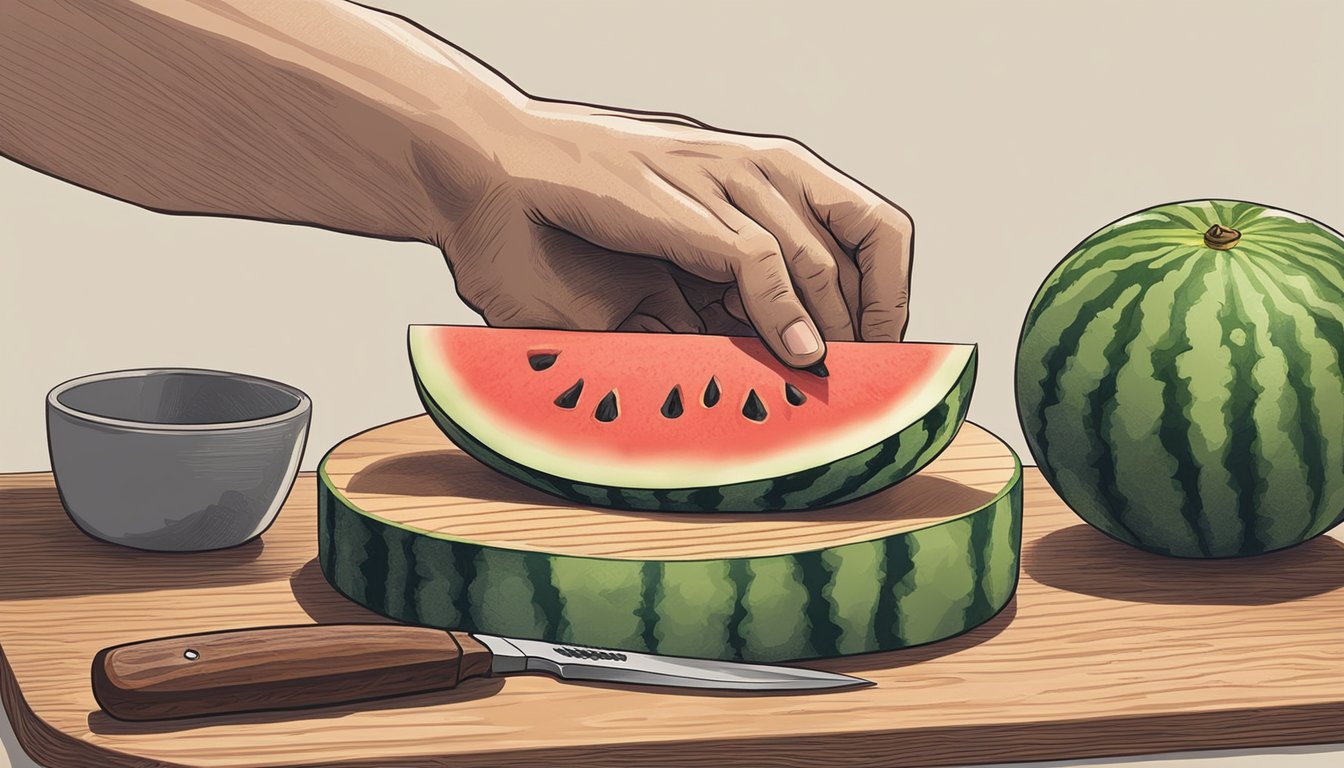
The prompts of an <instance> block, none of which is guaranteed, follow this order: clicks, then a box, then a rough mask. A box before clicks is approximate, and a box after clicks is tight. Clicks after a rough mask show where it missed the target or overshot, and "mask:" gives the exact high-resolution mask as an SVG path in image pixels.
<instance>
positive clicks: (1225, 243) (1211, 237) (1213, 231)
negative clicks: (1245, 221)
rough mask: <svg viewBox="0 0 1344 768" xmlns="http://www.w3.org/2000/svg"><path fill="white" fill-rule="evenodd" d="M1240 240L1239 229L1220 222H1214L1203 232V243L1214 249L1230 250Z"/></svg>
mask: <svg viewBox="0 0 1344 768" xmlns="http://www.w3.org/2000/svg"><path fill="white" fill-rule="evenodd" d="M1240 241H1241V232H1240V231H1238V230H1235V229H1233V228H1231V227H1224V226H1223V225H1221V224H1214V225H1213V226H1212V227H1209V231H1208V232H1205V233H1204V244H1205V245H1207V246H1209V247H1210V248H1212V249H1214V250H1216V251H1230V250H1232V248H1233V246H1235V245H1236V244H1237V243H1238V242H1240Z"/></svg>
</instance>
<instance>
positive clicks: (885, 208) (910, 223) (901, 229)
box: [878, 203, 915, 238]
mask: <svg viewBox="0 0 1344 768" xmlns="http://www.w3.org/2000/svg"><path fill="white" fill-rule="evenodd" d="M878 208H879V211H880V214H878V215H881V217H882V218H883V219H885V220H886V222H887V226H888V227H890V228H891V229H892V231H894V232H895V233H896V234H898V235H901V236H904V237H907V238H908V237H909V236H910V235H912V234H914V231H915V220H914V219H912V218H910V214H908V213H906V212H905V211H903V210H901V209H900V208H897V207H896V206H894V205H888V204H886V203H881V204H880V205H879V206H878Z"/></svg>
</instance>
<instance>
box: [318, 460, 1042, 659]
mask: <svg viewBox="0 0 1344 768" xmlns="http://www.w3.org/2000/svg"><path fill="white" fill-rule="evenodd" d="M1021 539H1022V482H1021V469H1020V466H1019V467H1018V468H1017V469H1016V470H1015V471H1014V473H1013V476H1012V479H1011V480H1010V481H1009V482H1008V483H1007V484H1006V485H1005V486H1004V487H1003V489H1002V490H1001V491H999V493H998V494H997V495H995V496H994V497H993V498H991V499H989V500H988V501H986V503H985V504H984V505H983V506H981V507H979V508H978V509H975V510H974V511H971V512H969V513H967V514H965V515H963V516H961V517H957V518H954V519H952V520H949V521H946V522H942V523H939V524H936V525H931V526H928V527H925V528H920V529H916V530H912V531H907V532H904V533H900V534H895V535H892V536H890V537H888V538H883V539H879V540H876V541H867V542H860V543H854V544H846V545H842V546H837V547H832V548H828V549H821V550H815V551H809V552H801V553H797V554H787V555H773V556H765V557H747V558H736V559H714V560H688V561H641V560H616V559H606V558H592V557H574V556H562V555H547V554H542V553H538V552H522V551H517V550H509V549H500V548H493V547H489V546H486V545H483V544H480V543H475V542H471V541H463V540H459V539H454V538H451V537H449V536H445V535H442V534H432V533H428V532H425V531H418V530H414V529H412V528H409V527H405V526H401V525H398V524H396V523H393V522H390V521H388V520H384V519H382V518H379V517H377V516H375V515H372V514H368V513H366V512H363V511H361V510H359V509H358V508H356V507H355V506H354V505H353V504H352V503H351V502H350V501H349V500H348V499H346V498H345V497H344V496H343V495H342V494H341V493H340V492H339V491H338V490H336V489H335V488H333V486H332V485H331V481H330V480H329V478H328V477H327V473H326V469H325V461H324V462H323V466H322V468H321V469H320V470H319V474H318V550H319V562H320V563H321V566H322V572H323V573H324V574H325V575H326V577H327V580H328V581H330V582H331V584H332V585H333V586H334V587H335V588H336V589H337V590H339V591H340V592H341V593H342V594H344V595H346V596H347V597H349V598H350V599H351V600H354V601H355V602H357V603H359V604H360V605H363V606H365V607H367V608H370V609H372V610H374V611H377V612H378V613H381V614H384V615H386V616H390V617H392V618H394V619H398V620H401V621H405V622H409V623H412V624H421V625H425V626H433V627H441V628H444V629H449V628H452V629H461V630H466V631H470V632H486V633H490V634H499V635H505V636H509V637H521V638H531V639H540V640H548V641H552V642H565V643H577V644H583V645H597V646H603V647H608V648H618V649H622V650H630V651H649V652H654V653H662V654H670V655H677V656H693V657H700V658H717V659H743V660H749V661H782V660H787V659H806V658H817V657H831V656H844V655H849V654H855V653H867V652H870V651H883V650H892V649H896V648H904V647H907V646H912V645H920V644H922V643H928V642H933V641H935V640H941V639H943V638H947V637H950V636H952V635H956V634H959V633H962V632H965V631H967V630H969V629H971V628H972V627H975V626H976V625H978V624H980V623H982V622H984V621H985V620H987V619H989V618H991V617H992V616H993V615H994V614H996V613H997V612H998V611H999V610H1000V609H1002V608H1003V606H1004V605H1006V604H1007V602H1008V600H1009V598H1011V597H1012V594H1013V591H1014V589H1015V588H1016V586H1017V574H1018V557H1019V553H1020V551H1021Z"/></svg>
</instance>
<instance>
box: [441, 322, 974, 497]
mask: <svg viewBox="0 0 1344 768" xmlns="http://www.w3.org/2000/svg"><path fill="white" fill-rule="evenodd" d="M976 355H977V353H976V350H974V349H973V350H972V351H971V355H970V357H969V358H968V360H967V362H966V368H965V369H964V370H963V371H962V372H961V376H960V377H958V379H957V382H956V383H955V384H954V385H953V386H952V388H951V389H950V390H949V391H948V392H947V394H946V395H944V396H943V398H942V400H940V401H939V403H938V405H937V406H935V407H934V408H933V409H932V410H930V411H929V412H928V413H927V414H925V415H924V417H923V418H921V419H920V420H919V421H916V422H915V423H914V424H911V425H910V426H909V427H907V428H905V429H903V430H901V431H900V432H897V433H896V434H895V435H892V436H891V437H889V438H887V439H886V440H883V441H882V442H880V443H878V444H877V445H873V446H869V447H868V448H865V449H864V450H861V451H858V452H857V453H854V454H852V455H850V456H847V457H845V458H843V459H840V460H838V461H834V462H831V463H829V464H823V465H821V466H818V467H814V468H812V469H809V470H805V471H803V472H796V473H793V474H791V475H787V476H784V477H777V478H768V479H764V480H755V481H751V482H746V483H734V484H731V485H722V486H708V487H689V488H672V489H659V490H650V489H641V488H620V487H615V486H605V485H593V484H588V483H579V482H575V481H572V480H567V479H565V478H562V477H557V476H555V475H551V474H547V473H544V472H539V471H537V470H534V469H532V468H530V467H526V466H523V465H521V464H519V463H517V462H514V461H510V460H509V459H508V458H505V457H504V456H501V455H500V454H499V453H497V452H495V451H494V450H492V449H491V448H490V447H489V446H487V445H485V444H484V443H482V442H480V441H479V440H477V439H476V438H474V437H472V436H471V434H470V433H468V432H467V431H466V430H464V429H462V428H461V427H460V426H458V424H457V423H456V422H454V421H453V419H452V417H451V416H449V415H448V414H447V413H445V412H444V411H443V410H442V409H441V408H439V407H438V405H437V404H435V402H434V398H433V397H431V396H430V395H429V393H428V392H427V391H426V390H425V387H424V384H423V383H422V382H421V380H420V376H419V374H418V373H417V374H416V378H415V386H416V391H417V392H418V393H419V394H420V400H421V401H422V402H423V403H424V404H425V410H426V411H427V412H428V413H429V415H430V417H431V418H433V419H434V422H435V423H436V424H438V425H439V428H440V429H442V430H443V431H444V433H445V434H447V435H448V437H449V438H450V439H451V440H452V441H453V442H454V443H456V444H457V445H458V446H459V447H460V448H462V450H464V451H466V452H467V453H469V454H471V455H472V456H474V457H476V458H477V459H478V460H480V461H481V462H483V463H485V464H486V465H488V466H490V467H493V468H494V469H496V470H498V471H500V472H503V473H504V474H506V475H508V476H509V477H512V478H513V479H515V480H518V481H520V482H523V483H526V484H527V485H530V486H532V487H533V488H537V489H540V490H542V491H545V492H547V493H550V494H554V495H556V496H561V497H563V498H566V499H570V500H572V501H576V502H578V503H580V504H588V505H592V506H599V507H610V508H615V509H637V510H646V511H661V512H762V511H777V510H800V509H817V508H820V507H827V506H831V505H835V504H841V503H844V502H847V501H853V500H854V499H859V498H862V497H864V496H868V495H870V494H873V493H876V492H878V491H880V490H882V489H884V488H888V487H890V486H892V485H894V484H896V483H898V482H900V481H901V480H904V479H905V478H907V477H910V476H911V475H913V474H915V473H916V472H918V471H919V470H920V469H922V468H924V467H925V466H927V465H928V464H929V462H931V461H933V460H934V459H935V458H937V456H938V454H940V453H942V452H943V449H945V448H947V446H948V444H950V443H951V442H952V438H953V437H955V436H956V434H957V430H958V429H960V428H961V424H962V422H963V421H965V419H966V411H967V409H968V408H969V407H970V404H971V392H972V390H973V389H974V387H975V372H976V359H977V358H976Z"/></svg>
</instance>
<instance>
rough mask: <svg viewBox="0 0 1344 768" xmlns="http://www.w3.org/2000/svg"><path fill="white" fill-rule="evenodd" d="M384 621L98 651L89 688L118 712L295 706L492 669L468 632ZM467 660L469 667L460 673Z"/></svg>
mask: <svg viewBox="0 0 1344 768" xmlns="http://www.w3.org/2000/svg"><path fill="white" fill-rule="evenodd" d="M462 636H463V637H465V638H467V639H468V640H470V642H471V645H470V647H469V649H468V650H467V653H468V654H469V655H470V656H471V658H470V659H466V658H464V653H463V651H464V649H463V647H462V646H461V645H460V644H459V642H458V639H457V637H456V633H450V632H444V631H442V630H436V629H427V628H424V627H403V626H392V625H387V624H304V625H298V626H289V627H266V628H257V629H248V630H239V631H226V632H210V633H207V634H197V635H182V636H179V637H173V638H163V639H154V640H149V641H144V642H136V643H130V644H127V645H119V646H116V647H114V648H107V649H104V650H102V651H99V652H98V654H97V655H96V656H95V657H94V659H93V670H92V675H93V693H94V697H95V698H96V699H97V700H98V703H99V704H101V705H102V707H103V709H104V710H105V711H106V712H107V713H108V714H110V715H112V716H113V717H116V718H118V719H122V720H135V721H144V720H163V719H171V718H178V717H196V716H200V715H218V714H227V713H230V712H256V711H262V710H267V709H296V708H301V707H313V706H330V705H332V704H343V703H348V702H357V701H367V700H370V699H376V698H383V697H387V696H404V695H406V694H412V693H426V692H429V691H440V690H447V689H449V688H453V687H455V686H456V685H457V684H458V682H460V681H461V680H462V679H463V678H471V677H476V676H479V675H481V674H484V673H485V672H488V671H489V669H490V652H489V650H488V649H486V648H484V647H483V646H481V644H480V643H477V642H476V641H474V640H471V639H470V636H468V635H465V634H463V635H462ZM464 667H466V669H465V673H464V669H463V668H464Z"/></svg>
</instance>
